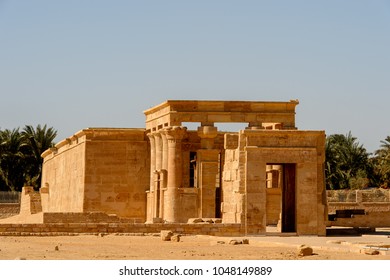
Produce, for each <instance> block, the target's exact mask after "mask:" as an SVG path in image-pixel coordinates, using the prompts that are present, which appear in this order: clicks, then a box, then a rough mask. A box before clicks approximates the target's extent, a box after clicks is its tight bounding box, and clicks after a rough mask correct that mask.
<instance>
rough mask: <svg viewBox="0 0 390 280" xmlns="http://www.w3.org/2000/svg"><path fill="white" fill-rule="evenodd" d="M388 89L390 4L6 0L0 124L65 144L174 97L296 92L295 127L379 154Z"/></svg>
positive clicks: (274, 96)
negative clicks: (47, 134) (44, 132)
mask: <svg viewBox="0 0 390 280" xmlns="http://www.w3.org/2000/svg"><path fill="white" fill-rule="evenodd" d="M389 93H390V0H381V1H380V0H372V1H363V0H355V1H353V0H349V1H347V0H346V1H340V0H338V1H335V0H330V1H309V0H307V1H301V0H295V1H288V0H281V1H262V0H258V1H248V0H240V1H230V0H225V1H222V0H208V1H206V0H197V1H179V0H177V1H170V0H165V1H152V0H151V1H131V0H129V1H120V0H117V1H100V0H95V1H88V0H84V1H75V0H67V1H49V0H34V1H28V0H19V1H16V0H8V1H7V0H0V98H1V99H0V129H6V128H9V129H12V128H16V127H20V128H22V127H24V125H27V124H32V125H37V124H48V125H49V126H52V127H54V128H55V129H57V130H58V137H57V139H56V141H60V140H62V139H64V138H66V137H68V136H71V135H72V134H73V133H75V132H77V131H79V130H81V129H83V128H87V127H144V120H145V117H144V115H143V110H145V109H148V108H150V107H152V106H155V105H157V104H159V103H161V102H163V101H165V100H167V99H190V100H196V99H201V100H258V101H289V100H290V99H299V101H300V104H299V105H298V106H297V116H296V124H297V127H298V128H299V129H307V130H325V132H326V134H327V135H330V134H334V133H341V134H346V133H348V132H349V131H351V133H352V135H353V136H355V137H357V138H358V141H359V142H360V143H361V144H363V145H364V147H365V148H366V149H367V150H368V151H369V152H373V151H375V150H376V149H378V148H379V146H380V141H381V140H383V139H385V138H386V136H388V135H390V125H389V104H390V94H389ZM244 126H245V125H243V127H244Z"/></svg>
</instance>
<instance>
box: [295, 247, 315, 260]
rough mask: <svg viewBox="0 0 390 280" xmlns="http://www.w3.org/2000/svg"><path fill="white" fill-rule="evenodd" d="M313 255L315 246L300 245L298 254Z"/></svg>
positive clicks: (303, 255)
mask: <svg viewBox="0 0 390 280" xmlns="http://www.w3.org/2000/svg"><path fill="white" fill-rule="evenodd" d="M311 255H313V248H311V247H310V246H307V245H300V246H299V247H298V256H300V257H305V256H311Z"/></svg>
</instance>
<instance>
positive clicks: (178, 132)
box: [160, 126, 187, 141]
mask: <svg viewBox="0 0 390 280" xmlns="http://www.w3.org/2000/svg"><path fill="white" fill-rule="evenodd" d="M160 132H161V133H162V134H164V135H165V136H166V137H167V139H168V141H172V140H174V141H177V140H182V139H183V138H184V136H186V134H187V128H186V127H184V126H171V127H167V128H165V129H164V130H161V131H160Z"/></svg>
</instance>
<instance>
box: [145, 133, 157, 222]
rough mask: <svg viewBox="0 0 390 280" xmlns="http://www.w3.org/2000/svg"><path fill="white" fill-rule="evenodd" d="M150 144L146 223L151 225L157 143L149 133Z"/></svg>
mask: <svg viewBox="0 0 390 280" xmlns="http://www.w3.org/2000/svg"><path fill="white" fill-rule="evenodd" d="M147 136H148V137H149V142H150V186H149V191H147V196H146V198H147V200H146V222H147V223H151V222H152V221H153V217H154V204H155V202H154V200H155V199H154V186H155V173H154V172H155V170H156V141H155V139H154V134H153V133H148V134H147Z"/></svg>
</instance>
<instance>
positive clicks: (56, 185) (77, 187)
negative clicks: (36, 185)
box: [41, 133, 86, 212]
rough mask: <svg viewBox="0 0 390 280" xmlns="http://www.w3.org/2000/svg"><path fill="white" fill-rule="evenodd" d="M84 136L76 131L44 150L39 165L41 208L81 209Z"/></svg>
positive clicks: (67, 210)
mask: <svg viewBox="0 0 390 280" xmlns="http://www.w3.org/2000/svg"><path fill="white" fill-rule="evenodd" d="M85 147H86V135H84V134H83V133H78V134H76V135H74V136H73V137H72V138H67V139H66V140H63V141H61V142H60V143H58V144H57V145H56V147H54V148H52V149H50V150H47V151H46V152H45V153H44V154H43V155H42V156H43V159H44V161H43V167H42V185H41V194H42V198H41V199H42V210H43V211H44V212H82V211H83V208H84V178H85Z"/></svg>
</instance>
